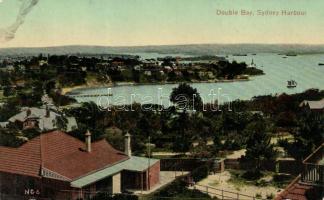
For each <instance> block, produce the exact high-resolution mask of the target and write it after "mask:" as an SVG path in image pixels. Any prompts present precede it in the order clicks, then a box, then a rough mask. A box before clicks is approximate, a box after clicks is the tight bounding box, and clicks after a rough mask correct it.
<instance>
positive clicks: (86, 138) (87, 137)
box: [85, 130, 91, 152]
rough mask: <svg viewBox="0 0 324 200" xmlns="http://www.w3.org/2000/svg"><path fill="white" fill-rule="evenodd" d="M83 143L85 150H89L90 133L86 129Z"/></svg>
mask: <svg viewBox="0 0 324 200" xmlns="http://www.w3.org/2000/svg"><path fill="white" fill-rule="evenodd" d="M85 144H86V151H87V152H91V133H90V131H89V130H87V132H86V134H85Z"/></svg>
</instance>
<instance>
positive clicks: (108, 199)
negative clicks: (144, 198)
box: [91, 192, 138, 200]
mask: <svg viewBox="0 0 324 200" xmlns="http://www.w3.org/2000/svg"><path fill="white" fill-rule="evenodd" d="M91 200H138V196H136V195H127V194H115V195H111V194H109V193H104V192H100V193H98V194H96V196H94V197H93V198H91Z"/></svg>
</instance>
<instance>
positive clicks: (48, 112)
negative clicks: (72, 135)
mask: <svg viewBox="0 0 324 200" xmlns="http://www.w3.org/2000/svg"><path fill="white" fill-rule="evenodd" d="M63 118H65V117H64V116H62V114H60V113H59V112H58V111H57V110H56V109H54V108H50V107H49V106H43V107H41V108H36V107H30V108H28V107H26V108H22V109H21V112H20V113H18V114H16V115H14V116H12V117H11V118H9V120H8V122H9V124H10V123H11V124H15V125H16V126H17V127H18V128H20V129H22V130H25V129H31V128H37V129H40V131H41V132H44V131H50V130H56V129H58V128H59V123H60V121H64V120H61V119H63ZM65 125H66V126H67V127H66V131H68V132H70V131H72V130H75V129H77V122H76V120H75V118H74V117H67V118H66V123H65Z"/></svg>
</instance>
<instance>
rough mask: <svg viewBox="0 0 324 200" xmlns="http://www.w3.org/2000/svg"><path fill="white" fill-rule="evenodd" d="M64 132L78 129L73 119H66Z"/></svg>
mask: <svg viewBox="0 0 324 200" xmlns="http://www.w3.org/2000/svg"><path fill="white" fill-rule="evenodd" d="M66 119H67V124H66V131H67V132H70V131H73V130H75V129H77V128H78V123H77V121H76V119H75V118H74V117H67V118H66Z"/></svg>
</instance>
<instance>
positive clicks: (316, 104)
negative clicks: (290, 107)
mask: <svg viewBox="0 0 324 200" xmlns="http://www.w3.org/2000/svg"><path fill="white" fill-rule="evenodd" d="M299 107H301V108H304V109H306V110H310V111H313V112H324V98H323V99H321V100H319V101H308V100H304V101H303V102H301V103H300V104H299Z"/></svg>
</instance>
